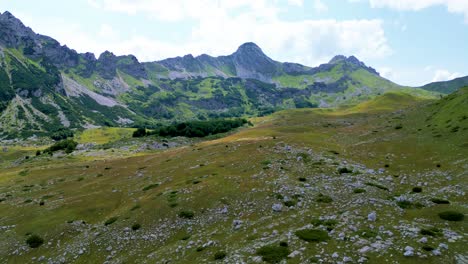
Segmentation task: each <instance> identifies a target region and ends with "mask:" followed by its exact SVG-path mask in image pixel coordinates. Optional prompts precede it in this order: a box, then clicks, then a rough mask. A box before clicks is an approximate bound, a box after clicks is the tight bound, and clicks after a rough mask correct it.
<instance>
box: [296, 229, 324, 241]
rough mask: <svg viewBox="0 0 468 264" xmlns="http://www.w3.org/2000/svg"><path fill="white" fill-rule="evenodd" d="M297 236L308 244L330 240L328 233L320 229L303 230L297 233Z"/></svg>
mask: <svg viewBox="0 0 468 264" xmlns="http://www.w3.org/2000/svg"><path fill="white" fill-rule="evenodd" d="M295 234H296V236H297V237H299V238H300V239H302V240H304V241H307V242H322V241H326V240H328V239H329V238H330V237H329V236H328V233H327V232H326V231H323V230H318V229H302V230H298V231H296V233H295Z"/></svg>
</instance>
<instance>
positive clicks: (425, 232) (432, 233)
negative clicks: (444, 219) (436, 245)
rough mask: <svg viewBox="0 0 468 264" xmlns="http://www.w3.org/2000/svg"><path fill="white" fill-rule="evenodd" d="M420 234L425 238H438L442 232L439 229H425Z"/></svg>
mask: <svg viewBox="0 0 468 264" xmlns="http://www.w3.org/2000/svg"><path fill="white" fill-rule="evenodd" d="M419 233H420V234H421V235H423V236H433V237H435V236H438V235H440V230H439V229H437V228H431V229H425V228H422V229H421V231H419Z"/></svg>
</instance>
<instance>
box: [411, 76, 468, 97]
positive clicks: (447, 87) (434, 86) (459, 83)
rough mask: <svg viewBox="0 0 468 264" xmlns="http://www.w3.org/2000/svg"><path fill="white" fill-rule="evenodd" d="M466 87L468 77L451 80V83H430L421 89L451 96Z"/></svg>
mask: <svg viewBox="0 0 468 264" xmlns="http://www.w3.org/2000/svg"><path fill="white" fill-rule="evenodd" d="M465 86H468V76H465V77H460V78H456V79H453V80H449V81H443V82H433V83H429V84H426V85H424V86H421V87H419V88H421V89H424V90H427V91H433V92H439V93H443V94H450V93H453V92H456V91H457V90H459V89H460V88H461V87H465Z"/></svg>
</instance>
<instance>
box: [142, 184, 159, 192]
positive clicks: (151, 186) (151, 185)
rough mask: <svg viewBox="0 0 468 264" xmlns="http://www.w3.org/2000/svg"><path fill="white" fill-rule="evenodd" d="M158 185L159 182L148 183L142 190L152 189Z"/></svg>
mask: <svg viewBox="0 0 468 264" xmlns="http://www.w3.org/2000/svg"><path fill="white" fill-rule="evenodd" d="M158 186H159V183H152V184H150V185H148V186H145V187H144V188H143V189H142V190H143V191H148V190H151V189H154V188H156V187H158Z"/></svg>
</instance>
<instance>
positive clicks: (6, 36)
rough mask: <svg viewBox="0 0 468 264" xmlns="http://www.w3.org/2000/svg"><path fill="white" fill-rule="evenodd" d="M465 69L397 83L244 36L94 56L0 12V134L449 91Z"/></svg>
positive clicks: (348, 62)
mask: <svg viewBox="0 0 468 264" xmlns="http://www.w3.org/2000/svg"><path fill="white" fill-rule="evenodd" d="M467 83H468V77H465V78H460V79H456V80H453V81H450V82H444V83H433V84H428V85H425V86H423V87H419V88H416V87H415V88H412V87H405V86H401V85H398V84H395V83H393V82H391V81H389V80H387V79H385V78H383V77H382V76H380V74H379V73H378V72H377V71H376V70H375V69H373V68H372V67H369V66H366V65H365V64H364V63H363V62H361V61H360V60H359V59H357V58H356V57H354V56H350V57H346V56H342V55H338V56H335V57H334V58H332V59H331V60H330V61H329V62H328V63H325V64H322V65H320V66H318V67H308V66H304V65H301V64H297V63H288V62H286V63H282V62H278V61H275V60H273V59H271V58H269V57H268V56H267V55H265V54H264V53H263V51H262V49H261V48H260V47H258V46H257V45H256V44H255V43H245V44H243V45H241V46H240V47H239V48H238V49H237V50H236V51H235V52H234V53H232V54H231V55H227V56H219V57H212V56H209V55H206V54H203V55H200V56H197V57H194V56H192V55H190V54H189V55H185V56H183V57H176V58H169V59H165V60H161V61H155V62H139V61H138V59H137V58H136V57H135V56H133V55H126V56H116V55H114V54H113V53H112V52H109V51H106V52H104V53H102V54H101V55H100V56H99V57H98V58H96V56H95V55H94V54H92V53H78V52H76V51H75V50H73V49H70V48H68V47H67V46H62V45H61V44H60V43H59V42H58V41H56V40H54V39H53V38H51V37H48V36H44V35H40V34H36V33H35V32H34V31H33V30H32V29H31V28H29V27H26V26H25V25H24V24H23V23H22V22H21V21H20V20H19V19H17V18H16V17H14V16H13V15H12V14H11V13H9V12H4V13H3V14H0V137H3V138H5V137H14V136H24V137H27V136H32V135H42V134H47V133H50V132H51V131H56V130H59V129H63V128H88V127H95V126H146V127H151V126H155V125H157V124H158V123H170V122H174V121H184V120H204V119H210V118H219V117H238V116H259V115H265V114H268V113H272V112H274V111H276V110H280V109H288V108H304V107H336V106H342V105H350V104H356V103H359V102H362V101H365V100H369V99H371V98H373V97H375V96H377V95H380V94H383V93H385V92H388V91H406V92H409V93H411V94H414V95H418V96H423V97H434V96H437V95H438V94H440V93H442V94H444V93H445V94H448V93H450V92H453V91H455V90H456V89H458V88H459V87H461V86H463V85H466V84H467Z"/></svg>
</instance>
